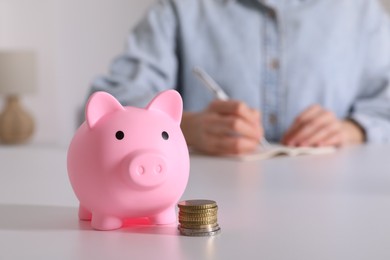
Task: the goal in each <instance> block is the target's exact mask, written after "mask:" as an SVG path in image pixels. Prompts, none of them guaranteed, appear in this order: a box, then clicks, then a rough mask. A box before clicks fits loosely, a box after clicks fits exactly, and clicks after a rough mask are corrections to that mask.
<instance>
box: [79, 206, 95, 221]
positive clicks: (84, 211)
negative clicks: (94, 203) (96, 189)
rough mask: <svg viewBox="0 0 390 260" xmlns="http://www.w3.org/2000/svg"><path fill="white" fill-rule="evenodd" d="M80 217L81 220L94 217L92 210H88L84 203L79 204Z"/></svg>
mask: <svg viewBox="0 0 390 260" xmlns="http://www.w3.org/2000/svg"><path fill="white" fill-rule="evenodd" d="M79 219H80V220H91V219H92V213H91V211H89V210H87V209H86V208H85V207H84V206H83V205H81V204H80V206H79Z"/></svg>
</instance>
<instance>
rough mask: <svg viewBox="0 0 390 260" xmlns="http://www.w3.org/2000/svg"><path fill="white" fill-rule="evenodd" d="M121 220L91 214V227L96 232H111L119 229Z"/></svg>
mask: <svg viewBox="0 0 390 260" xmlns="http://www.w3.org/2000/svg"><path fill="white" fill-rule="evenodd" d="M122 225H123V223H122V220H121V219H120V218H117V217H112V216H107V215H103V214H99V213H95V212H93V214H92V221H91V226H92V227H93V228H94V229H97V230H113V229H118V228H121V227H122Z"/></svg>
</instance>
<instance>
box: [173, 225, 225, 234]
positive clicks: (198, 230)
mask: <svg viewBox="0 0 390 260" xmlns="http://www.w3.org/2000/svg"><path fill="white" fill-rule="evenodd" d="M178 229H179V230H182V231H185V232H187V233H191V232H213V231H216V230H218V229H220V227H219V226H218V224H216V225H213V226H209V227H204V228H188V227H183V226H182V225H179V227H178Z"/></svg>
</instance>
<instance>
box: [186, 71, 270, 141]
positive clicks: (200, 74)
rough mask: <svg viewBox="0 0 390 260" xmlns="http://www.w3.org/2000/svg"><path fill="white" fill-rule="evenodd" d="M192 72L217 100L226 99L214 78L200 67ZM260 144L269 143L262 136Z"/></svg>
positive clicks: (227, 97)
mask: <svg viewBox="0 0 390 260" xmlns="http://www.w3.org/2000/svg"><path fill="white" fill-rule="evenodd" d="M192 72H193V73H194V75H195V76H196V77H197V78H198V79H199V80H200V81H201V82H202V83H203V85H204V86H205V87H207V89H208V90H210V91H211V92H213V93H214V95H215V97H216V98H217V99H219V100H225V101H226V100H228V99H229V96H228V95H227V94H226V93H225V91H223V89H222V88H221V87H220V86H219V85H218V84H217V82H215V80H214V79H213V78H212V77H210V75H208V74H207V73H206V72H205V71H204V70H203V69H201V68H200V67H195V68H194V69H193V70H192ZM260 144H261V145H262V146H267V145H269V142H268V141H267V139H265V137H264V136H263V137H262V138H261V140H260Z"/></svg>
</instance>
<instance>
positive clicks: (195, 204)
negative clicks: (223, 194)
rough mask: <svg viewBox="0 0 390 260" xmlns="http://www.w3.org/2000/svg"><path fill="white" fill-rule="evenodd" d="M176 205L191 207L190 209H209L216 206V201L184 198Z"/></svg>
mask: <svg viewBox="0 0 390 260" xmlns="http://www.w3.org/2000/svg"><path fill="white" fill-rule="evenodd" d="M177 206H178V207H179V208H180V209H182V208H192V209H209V208H214V207H216V206H217V203H216V202H215V201H213V200H184V201H181V202H179V203H178V204H177Z"/></svg>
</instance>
